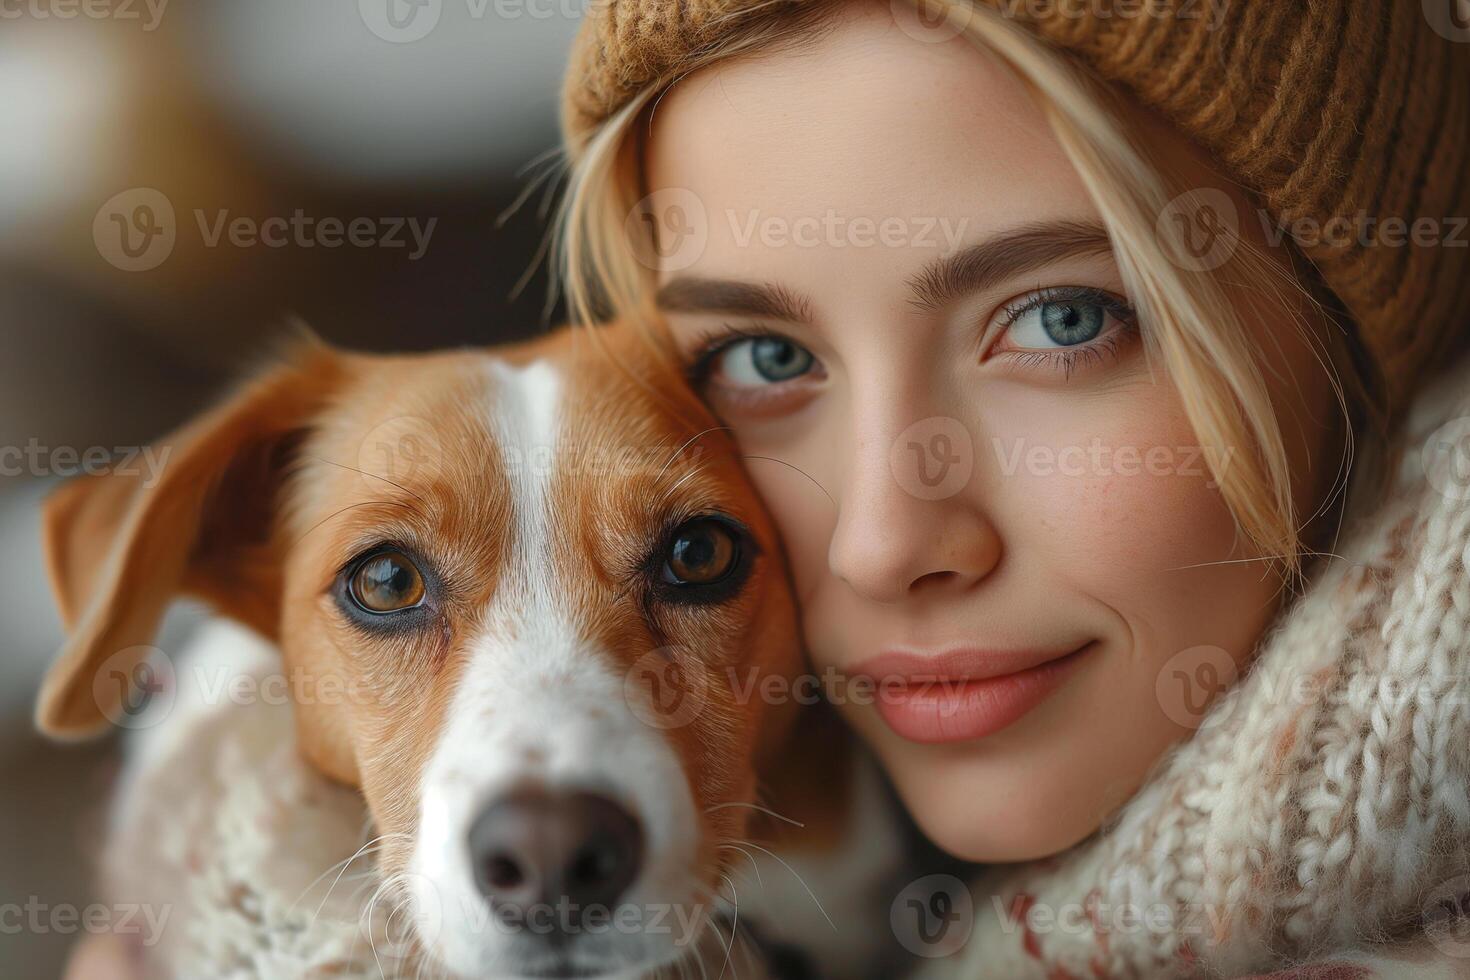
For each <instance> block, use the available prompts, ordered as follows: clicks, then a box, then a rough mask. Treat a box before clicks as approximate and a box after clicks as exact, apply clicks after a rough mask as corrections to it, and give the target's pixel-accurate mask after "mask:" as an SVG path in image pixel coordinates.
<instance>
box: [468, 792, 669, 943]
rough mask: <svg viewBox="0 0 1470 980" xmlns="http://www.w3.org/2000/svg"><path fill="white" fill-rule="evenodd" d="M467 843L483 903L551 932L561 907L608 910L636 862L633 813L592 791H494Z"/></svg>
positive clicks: (578, 911) (638, 845) (638, 840)
mask: <svg viewBox="0 0 1470 980" xmlns="http://www.w3.org/2000/svg"><path fill="white" fill-rule="evenodd" d="M469 845H470V859H471V860H472V861H474V864H475V882H476V884H478V885H479V887H480V891H481V893H483V894H484V895H485V897H486V898H488V899H490V902H491V905H492V906H493V907H495V908H496V909H497V910H498V911H499V912H500V913H501V915H502V916H503V917H504V916H505V915H506V914H507V913H516V914H518V915H521V916H525V917H526V919H527V921H528V922H533V923H534V922H536V921H538V920H543V919H544V920H546V921H550V922H554V923H556V925H557V926H558V927H559V928H556V929H553V930H552V932H554V933H557V934H560V933H561V931H562V930H564V929H565V928H566V924H565V922H564V921H563V919H564V916H563V911H565V910H568V909H569V910H570V912H571V914H572V915H573V916H575V917H576V918H577V919H580V917H581V915H582V914H583V913H584V912H585V911H586V910H587V909H589V908H594V907H596V908H600V909H601V910H603V911H607V910H611V909H612V908H613V907H614V905H615V904H616V903H617V901H618V899H619V898H620V897H622V894H623V893H624V892H625V891H627V890H628V886H630V885H632V884H633V880H634V879H635V878H637V877H638V871H639V869H640V868H641V866H642V864H643V828H642V827H641V826H640V825H639V823H638V820H637V819H636V818H635V817H634V816H633V815H632V814H631V813H629V812H628V811H627V810H625V809H624V808H623V807H621V806H620V805H618V804H617V803H615V802H614V801H612V800H610V799H608V798H607V797H605V796H598V795H596V794H593V793H554V792H549V791H540V790H523V791H520V792H517V793H513V794H511V795H510V796H506V797H502V798H501V799H498V800H496V801H494V802H493V803H491V804H490V806H489V807H487V808H486V809H485V812H483V813H482V814H480V816H479V817H478V818H476V820H475V823H474V825H473V826H472V827H471V828H470V838H469ZM538 905H544V906H546V909H540V910H537V909H534V908H533V907H534V906H538ZM535 911H540V912H541V913H542V914H541V915H540V916H536V915H533V912H535Z"/></svg>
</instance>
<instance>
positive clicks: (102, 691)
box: [37, 327, 886, 977]
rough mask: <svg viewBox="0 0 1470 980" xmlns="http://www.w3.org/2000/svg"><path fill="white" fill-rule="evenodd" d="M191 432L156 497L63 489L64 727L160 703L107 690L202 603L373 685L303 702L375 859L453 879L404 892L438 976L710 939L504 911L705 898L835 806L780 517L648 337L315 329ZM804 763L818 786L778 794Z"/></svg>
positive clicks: (107, 481) (60, 722)
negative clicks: (432, 346)
mask: <svg viewBox="0 0 1470 980" xmlns="http://www.w3.org/2000/svg"><path fill="white" fill-rule="evenodd" d="M168 445H170V446H171V447H172V452H171V456H170V457H169V462H168V465H167V466H166V467H165V469H164V471H163V474H162V476H161V478H160V479H159V480H158V481H157V483H156V485H153V486H144V485H142V484H141V483H140V482H139V479H138V478H136V477H126V476H122V475H109V476H102V477H89V478H84V479H82V480H81V481H80V482H75V483H72V484H69V485H67V486H65V487H64V488H63V489H61V490H60V491H59V492H58V493H57V494H56V495H54V496H53V498H52V499H51V500H50V501H49V502H48V505H47V509H46V515H45V524H46V536H47V548H48V555H49V561H50V571H51V575H52V579H53V583H54V586H55V589H56V592H57V595H58V596H59V601H60V605H61V607H62V610H63V615H64V619H65V622H66V625H67V628H68V633H69V639H68V641H67V643H66V645H65V647H64V649H63V651H62V653H61V656H60V659H59V662H58V663H57V664H56V666H55V667H54V669H53V671H52V672H51V674H50V676H49V677H48V678H47V680H46V683H45V685H44V688H43V690H42V692H41V696H40V701H39V706H38V712H37V718H38V722H39V725H40V727H41V728H42V729H43V730H44V731H46V732H48V733H51V734H53V735H56V736H59V737H81V736H85V735H89V734H93V733H96V732H98V731H99V730H100V729H105V728H106V727H107V725H108V721H109V719H113V720H116V719H117V718H118V717H120V716H119V714H118V712H120V711H123V710H126V708H127V705H128V703H129V700H130V699H131V698H133V697H134V696H135V693H136V692H132V691H130V690H128V689H127V687H126V683H125V682H124V683H122V684H114V683H111V681H110V680H109V679H116V678H119V677H122V678H128V677H134V678H136V677H138V676H139V675H138V674H137V672H136V670H135V666H136V664H135V661H136V658H138V657H141V656H142V653H141V652H139V653H133V652H132V651H135V650H141V649H142V648H143V646H144V645H146V644H148V643H150V642H151V641H152V638H153V635H154V633H155V631H156V629H157V627H158V625H159V621H160V617H161V616H162V614H163V613H164V611H165V609H166V607H167V606H169V604H170V603H171V602H172V601H173V600H174V599H175V598H176V597H177V596H180V595H191V596H195V597H198V598H202V599H204V600H205V601H206V602H208V603H209V604H210V605H212V606H213V607H214V608H215V609H217V610H219V611H220V612H222V613H223V614H225V615H227V616H229V617H231V618H234V619H237V620H239V621H241V622H243V623H245V624H246V625H248V626H250V627H252V628H253V629H254V630H256V631H258V632H259V633H260V634H261V635H263V636H264V637H267V638H269V639H270V640H271V641H272V642H273V643H274V644H275V645H277V646H278V647H279V650H280V652H281V655H282V657H283V659H284V666H285V669H286V670H288V671H290V672H291V673H292V675H293V677H295V678H300V677H305V678H308V679H310V681H311V682H312V683H313V684H315V685H316V686H317V689H321V685H322V684H324V683H326V682H327V681H329V680H334V681H336V682H337V683H338V689H344V690H349V691H352V692H355V694H354V696H351V697H340V698H335V699H332V698H325V697H319V698H313V699H311V702H310V703H299V704H297V706H296V710H295V719H296V725H297V736H298V740H299V747H300V750H301V752H302V753H304V755H305V757H306V758H307V759H308V760H309V761H310V762H311V763H312V764H313V765H314V766H315V767H316V768H317V769H319V770H320V771H321V772H322V773H324V774H326V775H328V776H330V777H331V778H332V779H333V780H336V781H339V782H341V783H344V784H347V785H349V786H353V787H360V789H361V792H362V795H363V797H364V798H365V799H366V802H367V804H368V807H369V809H370V811H371V814H372V817H373V820H374V823H375V831H376V832H377V833H379V834H381V835H384V837H383V839H384V841H385V843H384V845H383V848H382V850H381V852H380V856H379V867H380V869H381V872H382V873H383V874H385V875H388V876H392V875H394V874H395V873H399V872H408V874H407V875H405V876H404V877H405V879H406V880H409V881H412V882H416V883H418V884H417V885H415V886H413V887H415V888H418V889H422V890H432V891H433V892H434V894H433V895H432V896H430V895H427V894H410V895H408V896H406V899H407V901H408V902H409V903H414V902H425V901H429V900H431V899H432V900H433V901H434V902H435V903H436V904H437V906H438V908H439V910H440V911H439V914H440V916H441V917H442V920H441V922H440V926H439V928H438V929H436V931H435V935H434V936H433V937H426V938H425V941H424V943H423V945H424V947H425V949H424V950H423V952H424V954H425V955H426V957H427V959H428V961H429V962H430V963H432V964H434V965H436V966H437V967H438V968H439V969H441V970H445V971H448V972H450V973H452V974H454V975H456V976H462V977H480V976H496V977H506V976H547V977H551V976H579V977H580V976H604V975H609V976H610V975H620V976H621V975H630V976H631V975H638V974H643V973H648V972H652V971H655V970H657V969H659V968H661V967H663V966H665V965H668V964H671V963H675V962H677V961H678V960H679V959H680V958H681V957H682V956H685V955H687V953H688V950H687V949H680V948H677V946H676V944H674V943H673V942H672V941H671V940H670V938H668V935H667V934H663V933H659V932H657V931H654V930H642V931H640V930H632V931H629V930H620V931H615V932H612V933H604V934H600V935H597V936H592V935H584V934H581V933H580V932H579V931H578V930H577V929H576V928H575V925H576V923H575V921H573V922H572V924H571V926H570V927H568V926H567V925H565V924H562V925H560V926H559V927H558V928H556V929H552V930H550V931H549V932H548V931H545V930H541V931H536V932H532V931H519V932H517V931H514V930H501V929H493V930H487V929H485V928H483V924H481V925H477V913H479V912H481V911H483V910H485V909H486V908H489V909H492V910H494V911H495V912H496V914H504V913H507V912H518V911H524V910H525V909H526V908H527V907H528V906H531V905H534V904H537V903H546V904H548V905H553V906H556V905H558V903H560V905H561V906H566V907H570V908H571V909H573V910H576V909H592V908H598V907H600V908H601V909H602V910H604V911H606V910H608V909H609V908H633V909H635V910H637V909H641V910H647V909H652V908H664V909H667V908H670V907H687V908H693V907H702V906H704V905H706V904H707V903H708V901H709V899H710V896H711V895H713V894H715V893H716V892H718V891H719V888H720V884H721V881H722V878H723V877H724V875H726V874H727V873H728V872H729V871H730V869H731V866H732V865H734V864H736V863H737V862H744V861H746V860H747V859H748V857H749V852H748V851H747V852H742V851H741V850H740V849H739V848H736V847H732V846H730V845H731V843H732V842H739V841H742V840H745V839H748V838H749V837H751V836H754V835H756V834H758V833H760V832H761V828H759V827H757V826H756V823H757V821H758V820H760V819H761V816H762V811H761V809H760V808H759V807H756V806H753V805H752V804H758V803H762V804H766V805H769V806H771V807H773V808H778V809H781V810H782V811H783V812H785V813H786V814H788V815H790V814H792V813H793V812H795V814H796V815H797V816H802V817H811V816H812V815H813V814H815V813H816V812H817V811H818V810H820V809H824V808H825V805H827V804H831V803H833V802H835V801H836V800H837V799H838V797H837V796H836V795H832V796H827V795H826V791H827V790H828V789H829V788H830V787H831V785H832V781H831V780H830V779H826V780H824V779H818V778H813V777H812V776H811V775H809V774H804V773H794V772H793V767H795V766H796V765H798V762H799V760H801V759H805V758H808V757H809V752H805V751H803V752H799V753H793V752H792V741H791V740H792V738H793V734H792V732H793V725H794V723H795V722H796V719H797V712H798V711H799V710H801V709H800V708H799V706H798V705H797V704H796V703H795V702H794V701H793V700H792V699H789V698H787V699H780V698H764V697H759V696H751V693H750V692H755V691H760V690H762V689H763V688H762V685H761V683H760V680H761V679H762V678H763V677H767V676H775V677H779V678H785V679H790V678H792V677H794V676H796V674H797V673H798V672H799V671H800V670H801V669H802V668H801V658H800V650H799V643H798V629H797V623H796V610H795V606H794V600H793V595H792V592H791V588H790V585H789V583H788V580H787V577H786V574H785V570H784V568H783V561H782V557H781V555H780V552H779V550H778V544H777V541H776V538H775V534H774V531H773V528H772V526H771V524H770V522H769V521H768V519H767V517H766V515H765V513H764V511H763V509H762V507H761V506H760V503H759V501H758V500H757V498H756V495H755V493H754V491H753V489H752V487H751V485H750V484H749V482H748V481H747V479H746V477H745V475H744V473H743V472H742V468H741V465H740V459H739V456H738V453H737V452H736V451H735V449H734V446H733V445H732V444H731V443H730V442H729V440H728V438H727V437H726V435H725V433H724V432H723V431H721V430H720V429H719V428H718V427H717V425H716V424H715V423H714V421H713V420H712V419H711V418H710V417H709V416H708V414H707V413H706V411H705V410H704V408H703V407H702V406H701V405H700V404H699V403H698V401H697V400H696V399H695V398H694V397H693V396H692V395H691V394H690V393H689V392H688V391H687V390H686V388H685V387H684V386H683V385H682V384H681V383H680V379H679V377H678V372H677V370H676V369H674V368H673V367H672V366H671V365H668V364H666V363H665V362H664V361H663V359H662V358H661V357H660V356H659V355H658V354H657V352H656V351H655V350H654V348H653V347H652V345H650V344H648V343H647V341H646V340H645V339H644V338H643V337H642V336H640V335H637V334H636V332H635V331H633V330H631V329H628V328H622V327H613V328H607V329H605V330H599V331H598V332H597V334H596V336H594V335H592V334H590V333H587V332H585V331H580V332H572V331H563V332H560V333H557V334H554V335H552V336H550V337H547V338H545V339H542V340H538V341H534V342H530V343H527V344H524V345H520V346H516V347H509V348H501V349H492V350H467V351H457V352H449V353H436V354H427V355H415V356H376V355H373V356H369V355H358V354H349V353H343V352H339V351H337V350H334V349H330V348H328V347H325V346H323V345H321V344H319V343H315V342H305V343H302V344H300V345H299V346H298V347H297V348H296V349H294V350H293V351H292V352H291V353H290V355H289V356H288V357H287V358H286V359H285V360H284V362H283V363H281V364H279V365H278V366H276V367H274V368H272V369H270V370H269V371H267V372H265V373H264V374H263V375H261V376H259V377H258V378H256V379H255V380H253V381H252V382H251V383H249V384H248V385H247V386H246V387H244V388H243V389H242V390H241V391H239V392H238V393H237V394H236V395H235V396H234V397H232V398H230V399H229V400H228V401H226V402H225V403H224V404H223V405H221V406H220V407H218V408H216V409H215V410H213V411H211V412H209V413H208V414H206V415H204V416H203V417H202V418H200V419H199V420H198V421H196V422H194V423H193V424H191V425H189V426H187V427H186V428H184V429H183V430H181V431H180V432H178V433H177V434H176V435H174V436H173V437H172V438H171V439H169V440H168ZM124 661H125V662H124ZM104 668H105V671H104ZM104 672H105V673H106V674H107V675H108V676H107V678H103V677H102V674H103V673H104ZM292 689H293V690H299V689H301V685H299V684H297V683H295V682H294V681H293V685H292ZM742 692H743V693H742ZM798 747H799V748H802V749H807V750H810V749H811V748H812V746H810V745H807V744H801V745H799V746H798ZM835 768H836V767H835V766H833V765H832V764H831V759H830V757H829V759H828V772H829V773H830V772H831V771H832V770H833V769H835ZM786 777H792V778H791V779H789V780H787V778H786ZM783 781H788V782H795V783H804V784H805V786H806V789H805V790H804V791H803V793H802V794H800V796H801V798H797V797H794V796H787V798H784V799H781V800H772V799H771V798H770V793H771V792H775V793H777V794H778V795H779V794H781V793H782V790H780V789H779V785H780V784H781V783H782V782H783ZM773 787H776V788H774V789H773ZM884 911H885V912H886V910H884ZM846 942H847V944H848V947H849V949H850V950H854V949H857V948H858V947H860V946H861V943H857V944H854V943H853V941H852V940H851V938H850V937H849V939H847V940H846Z"/></svg>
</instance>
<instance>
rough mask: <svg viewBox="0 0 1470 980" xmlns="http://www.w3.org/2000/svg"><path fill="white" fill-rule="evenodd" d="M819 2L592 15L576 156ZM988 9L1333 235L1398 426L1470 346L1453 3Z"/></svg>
mask: <svg viewBox="0 0 1470 980" xmlns="http://www.w3.org/2000/svg"><path fill="white" fill-rule="evenodd" d="M813 2H814V0H600V2H598V3H596V4H593V5H592V9H591V10H590V11H589V13H588V14H587V18H586V21H585V23H584V24H583V25H582V30H581V33H580V34H579V36H578V38H577V41H576V44H575V46H574V49H573V51H572V58H571V64H570V67H569V69H568V74H567V79H566V88H565V92H564V99H563V109H562V111H563V117H562V123H563V129H564V134H565V137H566V143H567V146H568V149H569V152H570V153H571V154H572V155H573V156H574V157H575V156H576V154H577V153H578V152H579V151H580V150H581V148H582V147H583V146H584V145H585V143H586V141H587V139H588V138H589V137H590V136H591V134H592V133H593V132H594V131H595V130H596V128H597V127H598V126H599V125H601V123H602V122H604V121H605V120H606V119H607V118H608V117H609V116H610V115H612V114H613V113H615V112H616V111H617V110H618V109H620V108H622V107H623V106H625V105H626V104H627V103H628V102H629V100H630V99H631V98H632V97H633V96H634V95H635V94H636V93H638V92H639V91H640V90H642V89H644V88H646V87H649V86H662V85H665V84H668V83H669V82H670V81H672V80H673V79H675V78H677V77H678V76H679V75H680V74H681V73H682V72H685V71H687V70H688V69H689V65H690V62H691V59H692V58H693V57H694V56H695V55H697V54H698V52H699V51H700V50H701V49H704V48H707V47H708V46H710V45H711V44H713V43H717V42H720V41H722V40H724V39H725V38H726V36H727V35H729V34H731V33H732V32H736V31H743V30H748V29H750V28H751V27H752V26H753V25H756V24H758V23H759V22H761V21H769V20H771V19H773V18H774V19H780V18H789V17H791V16H792V15H793V13H796V12H800V11H803V10H807V9H810V8H811V7H812V4H813ZM901 2H902V0H895V3H901ZM978 2H980V3H983V4H985V5H987V6H990V7H993V8H995V9H997V10H999V11H1000V12H1002V13H1004V14H1006V15H1008V16H1013V17H1015V18H1016V19H1017V20H1019V21H1020V22H1022V23H1024V24H1026V25H1027V26H1028V27H1030V28H1031V29H1032V30H1033V31H1034V32H1035V33H1036V34H1038V35H1040V36H1041V37H1042V38H1044V39H1045V40H1047V41H1048V42H1050V43H1051V44H1053V45H1055V46H1057V47H1058V48H1060V49H1062V50H1064V51H1066V52H1069V53H1070V54H1071V55H1072V56H1073V57H1074V58H1076V59H1078V60H1079V61H1080V63H1081V64H1082V65H1083V67H1084V68H1085V69H1087V70H1089V71H1090V72H1091V73H1092V74H1093V75H1095V76H1096V77H1099V78H1101V79H1103V80H1104V81H1107V82H1112V83H1114V84H1117V85H1119V86H1121V87H1122V88H1123V89H1125V90H1126V91H1127V92H1128V93H1130V94H1131V95H1132V97H1133V98H1134V99H1135V100H1136V101H1138V102H1140V103H1141V104H1143V105H1144V106H1146V107H1148V108H1151V109H1153V110H1156V111H1157V112H1159V113H1161V114H1162V115H1163V116H1164V117H1165V118H1166V119H1168V120H1170V121H1171V122H1172V123H1173V124H1174V126H1175V127H1177V128H1178V129H1179V130H1180V131H1181V132H1183V133H1184V134H1186V135H1187V136H1189V137H1191V138H1192V139H1193V140H1194V141H1195V142H1196V143H1198V144H1199V145H1201V146H1203V147H1204V148H1205V149H1207V150H1209V151H1210V152H1211V153H1213V154H1214V155H1215V157H1216V158H1217V159H1218V160H1219V161H1221V162H1222V163H1223V164H1224V165H1225V167H1226V169H1227V170H1228V171H1229V172H1230V173H1231V174H1233V175H1234V176H1235V177H1236V178H1237V179H1238V180H1239V181H1240V182H1241V183H1242V184H1243V185H1244V186H1246V187H1248V188H1250V189H1252V190H1253V191H1254V192H1255V193H1256V195H1257V196H1258V198H1259V200H1260V201H1261V203H1262V205H1263V206H1264V207H1265V209H1266V211H1267V212H1268V213H1269V214H1270V216H1271V217H1272V219H1273V220H1274V221H1275V222H1276V223H1277V225H1278V227H1282V228H1286V229H1293V228H1298V229H1321V230H1322V233H1321V234H1312V235H1303V234H1296V235H1293V238H1294V240H1295V241H1296V242H1297V244H1298V245H1299V246H1300V247H1301V250H1302V252H1303V254H1304V255H1305V256H1306V257H1307V258H1308V259H1309V260H1310V261H1311V262H1312V263H1313V265H1314V266H1315V267H1316V269H1317V270H1318V274H1319V275H1320V277H1321V279H1322V281H1323V282H1324V283H1325V284H1326V285H1327V286H1328V287H1329V288H1330V289H1331V290H1332V291H1333V293H1335V295H1336V296H1337V297H1338V299H1340V300H1341V303H1342V305H1343V307H1344V308H1345V310H1346V311H1347V313H1348V314H1349V315H1350V317H1351V318H1352V320H1353V321H1354V323H1353V325H1354V326H1355V329H1356V331H1357V333H1358V336H1359V340H1360V343H1361V344H1362V346H1363V347H1364V348H1365V349H1366V351H1367V352H1368V353H1369V355H1370V356H1372V357H1373V358H1374V360H1375V361H1376V362H1377V365H1378V368H1379V370H1380V371H1381V372H1382V375H1383V378H1384V382H1385V385H1386V387H1387V390H1386V391H1385V392H1384V393H1383V394H1384V395H1385V400H1386V402H1387V405H1388V407H1389V410H1390V412H1391V413H1393V414H1397V409H1399V408H1401V407H1402V405H1403V402H1404V401H1405V400H1406V399H1405V396H1406V395H1408V394H1409V393H1410V391H1411V390H1412V389H1413V387H1414V386H1415V383H1416V379H1417V376H1418V375H1420V374H1421V373H1423V372H1425V371H1426V370H1427V369H1430V368H1432V366H1434V365H1436V364H1437V363H1439V362H1441V361H1442V360H1444V359H1446V358H1447V357H1448V356H1449V355H1450V354H1451V353H1452V352H1453V351H1454V350H1455V349H1457V348H1459V347H1461V346H1464V342H1465V340H1466V338H1467V336H1470V228H1467V226H1466V222H1467V218H1470V19H1467V18H1466V17H1465V15H1464V14H1463V12H1462V11H1463V7H1460V6H1457V2H1458V0H1422V2H1421V0H978ZM1333 219H1336V220H1335V221H1334V220H1333ZM1344 221H1346V222H1347V224H1346V225H1344V224H1343V223H1342V222H1344ZM1329 222H1332V223H1329ZM1333 229H1336V231H1335V232H1334V231H1333Z"/></svg>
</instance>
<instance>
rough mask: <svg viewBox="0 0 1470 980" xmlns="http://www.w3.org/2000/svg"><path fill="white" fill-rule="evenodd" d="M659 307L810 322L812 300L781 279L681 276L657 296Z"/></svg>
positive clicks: (677, 310) (668, 284)
mask: <svg viewBox="0 0 1470 980" xmlns="http://www.w3.org/2000/svg"><path fill="white" fill-rule="evenodd" d="M654 302H655V303H656V304H657V305H658V308H659V309H661V310H664V311H666V312H673V313H729V314H734V315H737V316H752V317H761V318H764V319H771V320H785V321H786V322H788V323H802V324H807V325H810V324H811V323H812V321H813V319H814V318H813V317H812V309H811V303H810V302H808V300H807V298H806V297H805V296H801V295H799V294H797V293H795V292H793V291H792V290H790V289H788V288H786V287H785V286H782V285H780V284H778V283H758V282H743V281H741V280H738V279H702V278H699V277H694V276H681V277H679V278H677V279H672V280H670V281H669V282H668V283H667V284H665V285H664V286H663V287H662V288H661V289H659V291H658V293H657V295H656V296H655V297H654Z"/></svg>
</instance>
